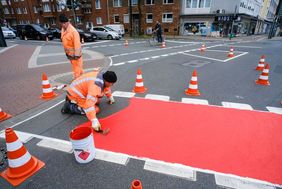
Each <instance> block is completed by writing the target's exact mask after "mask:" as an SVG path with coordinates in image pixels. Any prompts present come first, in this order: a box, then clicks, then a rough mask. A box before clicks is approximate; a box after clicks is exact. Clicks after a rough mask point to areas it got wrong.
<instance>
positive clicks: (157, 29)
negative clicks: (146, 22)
mask: <svg viewBox="0 0 282 189" xmlns="http://www.w3.org/2000/svg"><path fill="white" fill-rule="evenodd" d="M154 33H156V34H157V39H158V42H159V43H161V42H163V38H162V26H161V24H160V23H159V21H157V24H156V26H155V30H154Z"/></svg>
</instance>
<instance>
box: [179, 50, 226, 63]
mask: <svg viewBox="0 0 282 189" xmlns="http://www.w3.org/2000/svg"><path fill="white" fill-rule="evenodd" d="M183 54H184V55H188V56H193V57H198V58H203V59H208V60H215V61H219V62H224V60H220V59H216V58H209V57H205V56H199V55H195V54H190V53H186V52H185V53H183Z"/></svg>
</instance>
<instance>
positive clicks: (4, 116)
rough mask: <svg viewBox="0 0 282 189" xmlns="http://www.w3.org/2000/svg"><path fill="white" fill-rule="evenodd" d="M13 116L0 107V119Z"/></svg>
mask: <svg viewBox="0 0 282 189" xmlns="http://www.w3.org/2000/svg"><path fill="white" fill-rule="evenodd" d="M10 117H12V116H11V115H10V114H7V113H6V112H3V111H2V108H1V107H0V121H4V120H6V119H9V118H10Z"/></svg>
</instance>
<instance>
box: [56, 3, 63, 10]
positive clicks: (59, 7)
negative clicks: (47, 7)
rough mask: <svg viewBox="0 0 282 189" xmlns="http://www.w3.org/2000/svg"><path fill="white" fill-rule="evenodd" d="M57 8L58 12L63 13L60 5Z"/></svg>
mask: <svg viewBox="0 0 282 189" xmlns="http://www.w3.org/2000/svg"><path fill="white" fill-rule="evenodd" d="M56 6H57V12H61V11H62V6H60V5H58V4H57V5H56Z"/></svg>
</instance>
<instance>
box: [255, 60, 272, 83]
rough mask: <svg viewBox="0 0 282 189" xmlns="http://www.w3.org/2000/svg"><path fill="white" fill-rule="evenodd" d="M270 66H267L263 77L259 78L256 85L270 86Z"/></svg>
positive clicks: (262, 74) (263, 71)
mask: <svg viewBox="0 0 282 189" xmlns="http://www.w3.org/2000/svg"><path fill="white" fill-rule="evenodd" d="M269 68H270V66H269V64H266V65H265V67H264V69H263V70H262V73H261V75H260V76H259V78H258V80H256V84H259V85H270V83H269V81H268V73H269Z"/></svg>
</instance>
